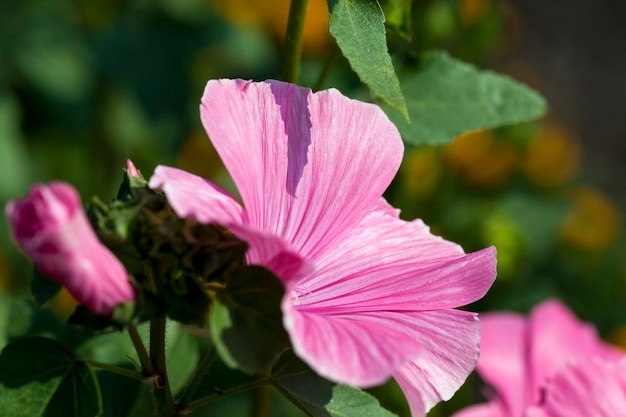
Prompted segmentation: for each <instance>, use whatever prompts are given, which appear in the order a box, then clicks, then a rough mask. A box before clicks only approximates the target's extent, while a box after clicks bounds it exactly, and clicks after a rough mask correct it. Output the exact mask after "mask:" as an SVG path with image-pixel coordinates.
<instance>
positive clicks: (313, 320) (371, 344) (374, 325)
mask: <svg viewBox="0 0 626 417" xmlns="http://www.w3.org/2000/svg"><path fill="white" fill-rule="evenodd" d="M283 313H284V316H283V317H284V318H283V320H284V325H285V328H286V329H287V331H288V332H289V334H290V336H291V341H292V345H293V349H294V351H295V353H296V354H297V355H298V356H299V357H300V358H301V359H302V360H304V361H305V362H307V363H308V364H309V365H310V366H311V367H312V368H313V369H314V370H315V372H317V373H318V374H319V375H321V376H323V377H325V378H327V379H329V380H331V381H334V382H339V383H345V384H350V385H353V386H358V387H363V388H365V387H371V386H374V385H378V384H381V383H383V382H385V381H386V380H387V379H389V377H390V376H391V372H392V371H393V369H395V368H397V367H398V366H400V365H401V364H402V363H403V362H405V361H406V360H407V358H412V357H416V356H418V355H419V354H420V352H421V350H422V349H421V346H420V344H419V343H418V342H416V341H415V340H414V339H412V338H410V337H408V336H407V335H405V334H404V332H402V331H398V330H395V329H393V326H394V325H393V322H394V320H395V318H394V317H392V316H393V315H389V314H386V313H379V314H378V315H372V314H369V315H368V314H364V315H359V314H350V315H332V316H325V315H319V314H315V313H312V314H309V313H307V312H300V311H298V310H297V309H295V308H294V305H293V302H292V300H291V299H290V298H287V297H286V298H285V299H284V302H283Z"/></svg>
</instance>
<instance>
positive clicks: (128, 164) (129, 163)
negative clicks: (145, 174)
mask: <svg viewBox="0 0 626 417" xmlns="http://www.w3.org/2000/svg"><path fill="white" fill-rule="evenodd" d="M126 171H128V174H129V175H131V176H133V177H135V178H141V174H140V173H139V170H138V169H137V167H136V166H135V164H133V161H131V160H130V159H127V160H126Z"/></svg>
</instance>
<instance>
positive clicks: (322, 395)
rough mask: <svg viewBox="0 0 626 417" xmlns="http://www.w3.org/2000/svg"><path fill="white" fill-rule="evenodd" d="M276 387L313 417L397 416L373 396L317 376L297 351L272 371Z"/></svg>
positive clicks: (279, 362)
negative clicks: (296, 354) (298, 356)
mask: <svg viewBox="0 0 626 417" xmlns="http://www.w3.org/2000/svg"><path fill="white" fill-rule="evenodd" d="M271 378H272V384H273V385H274V387H276V389H278V390H279V391H280V392H281V393H282V394H283V395H285V396H286V397H287V398H288V399H289V400H291V401H292V402H293V403H294V404H295V405H297V406H298V407H299V408H300V409H301V410H302V411H304V412H305V413H307V414H308V415H309V416H313V417H329V416H332V417H362V416H368V417H393V416H394V415H395V414H393V413H391V412H389V411H387V410H385V409H384V408H382V407H381V406H380V403H379V402H378V400H377V399H376V398H374V397H373V396H372V395H370V394H368V393H366V392H364V391H361V390H359V389H357V388H352V387H349V386H347V385H341V384H335V383H333V382H330V381H327V380H325V379H324V378H322V377H320V376H319V375H317V374H316V373H315V372H313V371H312V370H311V368H309V367H308V366H307V365H306V364H305V363H304V362H302V361H301V360H300V359H298V358H297V357H296V356H295V355H294V354H293V351H291V350H290V351H288V352H285V353H284V354H283V355H282V356H281V358H280V359H279V360H278V362H277V363H276V365H274V367H273V369H272V374H271Z"/></svg>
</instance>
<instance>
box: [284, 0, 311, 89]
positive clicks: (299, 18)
mask: <svg viewBox="0 0 626 417" xmlns="http://www.w3.org/2000/svg"><path fill="white" fill-rule="evenodd" d="M307 3H308V0H291V5H290V6H289V21H288V22H287V34H286V35H285V50H284V57H283V80H284V81H287V82H290V83H297V82H298V79H299V78H300V60H301V57H302V32H303V30H304V18H305V17H306V6H307Z"/></svg>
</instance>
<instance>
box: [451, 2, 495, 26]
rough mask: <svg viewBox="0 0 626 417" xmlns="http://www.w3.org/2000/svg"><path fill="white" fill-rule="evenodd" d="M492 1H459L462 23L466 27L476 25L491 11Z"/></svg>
mask: <svg viewBox="0 0 626 417" xmlns="http://www.w3.org/2000/svg"><path fill="white" fill-rule="evenodd" d="M491 6H492V5H491V0H459V12H460V14H461V22H462V23H463V25H465V26H469V25H471V24H473V23H475V22H476V21H477V20H478V19H480V18H481V17H482V16H484V15H485V14H486V13H487V12H488V11H489V10H490V9H491Z"/></svg>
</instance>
